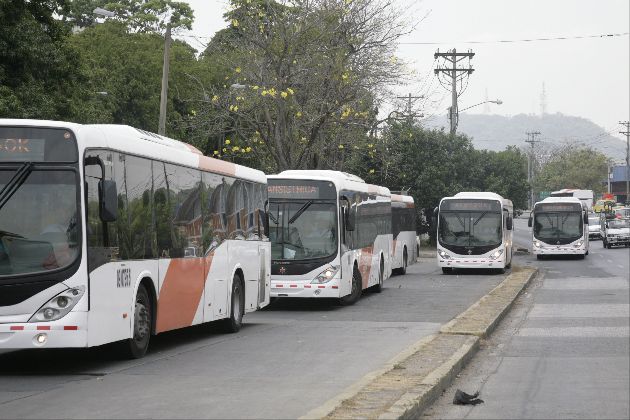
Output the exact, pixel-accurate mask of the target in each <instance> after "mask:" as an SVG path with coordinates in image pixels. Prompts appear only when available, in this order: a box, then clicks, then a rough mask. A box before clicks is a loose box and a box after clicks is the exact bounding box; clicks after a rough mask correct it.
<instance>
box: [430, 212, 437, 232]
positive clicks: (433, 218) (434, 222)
mask: <svg viewBox="0 0 630 420" xmlns="http://www.w3.org/2000/svg"><path fill="white" fill-rule="evenodd" d="M437 222H438V208H437V207H436V208H434V209H433V214H432V215H431V226H432V227H433V228H434V229H436V230H437Z"/></svg>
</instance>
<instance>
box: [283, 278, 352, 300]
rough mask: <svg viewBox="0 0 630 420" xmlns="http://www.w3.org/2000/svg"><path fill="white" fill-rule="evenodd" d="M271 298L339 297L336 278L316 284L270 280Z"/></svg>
mask: <svg viewBox="0 0 630 420" xmlns="http://www.w3.org/2000/svg"><path fill="white" fill-rule="evenodd" d="M271 297H273V298H278V297H280V298H282V297H290V298H340V297H341V295H340V294H339V283H338V280H331V281H330V282H328V283H323V284H317V283H307V282H304V281H290V280H288V281H282V280H278V281H274V280H272V281H271Z"/></svg>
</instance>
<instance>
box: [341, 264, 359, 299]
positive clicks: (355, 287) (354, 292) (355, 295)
mask: <svg viewBox="0 0 630 420" xmlns="http://www.w3.org/2000/svg"><path fill="white" fill-rule="evenodd" d="M362 284H363V282H362V281H361V273H360V272H359V268H358V267H357V266H356V265H355V266H354V269H353V270H352V289H351V291H350V294H349V295H346V296H344V297H341V298H339V303H340V304H341V305H343V306H350V305H354V304H355V303H356V302H357V301H358V300H359V298H360V297H361V289H362V287H363V286H362Z"/></svg>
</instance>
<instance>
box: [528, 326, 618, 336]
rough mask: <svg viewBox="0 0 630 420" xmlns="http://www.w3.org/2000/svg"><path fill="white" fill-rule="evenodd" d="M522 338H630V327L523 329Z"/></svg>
mask: <svg viewBox="0 0 630 420" xmlns="http://www.w3.org/2000/svg"><path fill="white" fill-rule="evenodd" d="M518 336H520V337H589V338H591V337H592V338H596V337H601V338H604V337H630V327H551V328H523V329H521V330H520V331H519V332H518Z"/></svg>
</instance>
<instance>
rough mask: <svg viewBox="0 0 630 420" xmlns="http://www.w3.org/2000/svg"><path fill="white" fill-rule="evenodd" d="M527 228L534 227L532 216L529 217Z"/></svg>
mask: <svg viewBox="0 0 630 420" xmlns="http://www.w3.org/2000/svg"><path fill="white" fill-rule="evenodd" d="M527 227H532V216H529V219H527Z"/></svg>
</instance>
